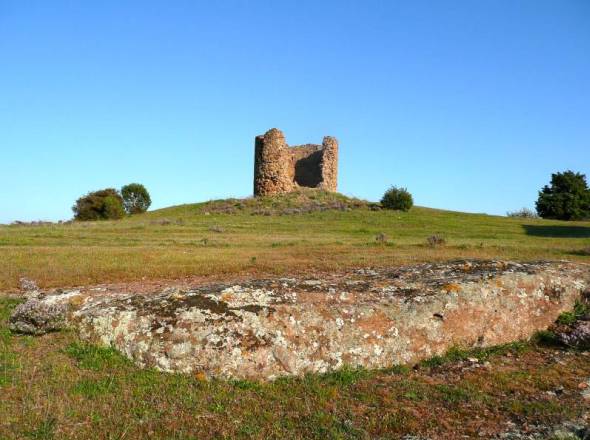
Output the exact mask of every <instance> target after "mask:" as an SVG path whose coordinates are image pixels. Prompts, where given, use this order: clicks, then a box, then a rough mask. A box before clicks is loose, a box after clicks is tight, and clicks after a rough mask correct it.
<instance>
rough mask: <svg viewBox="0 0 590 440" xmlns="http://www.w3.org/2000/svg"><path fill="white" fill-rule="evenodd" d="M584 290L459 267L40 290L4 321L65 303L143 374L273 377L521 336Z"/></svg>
mask: <svg viewBox="0 0 590 440" xmlns="http://www.w3.org/2000/svg"><path fill="white" fill-rule="evenodd" d="M588 285H589V274H588V268H587V267H586V266H581V265H574V264H571V263H548V262H541V263H527V264H519V263H513V262H498V261H486V262H481V261H458V262H453V263H447V264H421V265H416V266H408V267H401V268H392V269H387V270H385V269H380V270H371V269H362V270H358V271H355V272H352V273H347V274H334V275H331V276H325V277H321V278H310V279H305V278H278V279H265V280H255V281H250V282H247V283H240V284H215V285H204V286H198V287H195V288H193V289H189V290H184V291H180V290H175V289H169V290H164V291H162V292H160V293H156V294H149V295H145V294H129V293H111V292H94V293H80V292H68V293H61V294H47V295H45V296H43V297H41V298H39V299H37V300H36V301H38V302H33V303H31V302H28V303H25V304H24V305H23V306H21V307H19V308H18V309H17V310H16V312H15V315H14V316H13V317H12V318H11V322H12V323H13V325H14V327H13V328H15V329H16V330H19V331H24V332H28V333H41V332H42V331H44V330H45V328H44V327H43V326H41V327H40V328H39V329H36V328H34V327H35V323H36V322H37V321H36V320H34V319H29V320H27V319H25V318H24V317H23V315H24V314H26V313H30V314H31V316H34V315H35V313H36V312H35V311H36V310H37V309H38V308H40V307H41V308H42V307H45V306H44V305H45V304H53V305H55V304H62V305H63V306H64V307H63V308H61V309H59V310H60V313H61V318H60V319H61V321H60V322H66V323H67V324H68V325H70V326H72V327H75V328H76V329H77V330H78V331H79V333H80V336H81V337H82V338H83V339H85V340H88V341H92V342H95V343H99V344H102V345H106V346H113V347H115V348H117V349H118V350H120V351H121V352H122V353H124V354H125V355H126V356H128V357H129V358H131V359H132V360H133V361H134V362H135V363H136V364H137V365H139V366H143V367H155V368H158V369H160V370H164V371H178V372H187V373H188V372H202V373H204V374H205V375H207V376H210V377H222V378H250V379H273V378H276V377H279V376H284V375H300V374H303V373H306V372H326V371H330V370H335V369H338V368H341V367H343V366H344V365H349V366H363V367H367V368H381V367H388V366H392V365H394V364H411V363H415V362H417V361H420V360H422V359H425V358H429V357H431V356H433V355H440V354H442V353H444V352H445V351H447V350H448V349H449V348H451V347H452V346H456V345H461V346H466V347H470V346H487V345H495V344H501V343H506V342H510V341H514V340H518V339H525V338H528V337H530V336H531V335H532V334H533V333H534V332H536V331H537V330H540V329H545V328H547V327H548V326H549V325H550V324H551V323H553V322H554V320H555V319H556V318H557V316H558V315H559V314H560V313H561V312H563V311H566V310H569V309H571V308H572V306H573V304H574V302H575V301H576V299H578V298H579V297H580V295H581V293H582V292H583V291H584V290H585V289H586V288H587V286H588ZM25 312H26V313H25ZM17 322H28V323H31V325H32V327H28V326H17V324H16V323H17Z"/></svg>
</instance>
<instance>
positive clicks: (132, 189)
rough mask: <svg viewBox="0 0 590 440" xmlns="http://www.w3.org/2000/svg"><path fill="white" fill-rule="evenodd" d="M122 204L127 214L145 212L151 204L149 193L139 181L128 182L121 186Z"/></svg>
mask: <svg viewBox="0 0 590 440" xmlns="http://www.w3.org/2000/svg"><path fill="white" fill-rule="evenodd" d="M121 196H122V197H123V205H124V207H125V211H127V213H128V214H140V213H142V212H146V211H147V210H148V208H149V207H150V205H151V204H152V199H151V198H150V193H149V192H148V190H147V189H146V188H145V186H143V185H142V184H141V183H130V184H129V185H125V186H124V187H123V188H121Z"/></svg>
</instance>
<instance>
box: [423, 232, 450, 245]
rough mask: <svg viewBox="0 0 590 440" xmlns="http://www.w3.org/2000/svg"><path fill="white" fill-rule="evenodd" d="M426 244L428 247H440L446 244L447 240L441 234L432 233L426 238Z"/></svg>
mask: <svg viewBox="0 0 590 440" xmlns="http://www.w3.org/2000/svg"><path fill="white" fill-rule="evenodd" d="M426 244H427V245H428V246H430V247H441V246H444V245H446V244H447V240H445V238H444V237H443V236H442V235H439V234H434V235H431V236H430V237H428V238H427V239H426Z"/></svg>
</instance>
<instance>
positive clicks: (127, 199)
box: [72, 183, 152, 221]
mask: <svg viewBox="0 0 590 440" xmlns="http://www.w3.org/2000/svg"><path fill="white" fill-rule="evenodd" d="M151 203H152V200H151V198H150V194H149V193H148V191H147V189H146V188H145V186H143V185H142V184H140V183H130V184H129V185H125V186H124V187H123V188H121V192H119V191H117V190H116V189H114V188H106V189H101V190H99V191H93V192H89V193H88V194H86V195H85V196H82V197H80V198H79V199H78V200H76V203H75V204H74V206H72V211H74V219H76V220H82V221H89V220H117V219H120V218H123V217H125V214H138V213H141V212H145V211H147V209H148V208H149V207H150V205H151Z"/></svg>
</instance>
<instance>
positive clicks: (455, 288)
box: [442, 283, 461, 293]
mask: <svg viewBox="0 0 590 440" xmlns="http://www.w3.org/2000/svg"><path fill="white" fill-rule="evenodd" d="M442 290H444V291H445V292H447V293H451V292H455V293H456V292H460V291H461V286H460V285H459V284H455V283H449V284H445V285H444V286H443V287H442Z"/></svg>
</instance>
